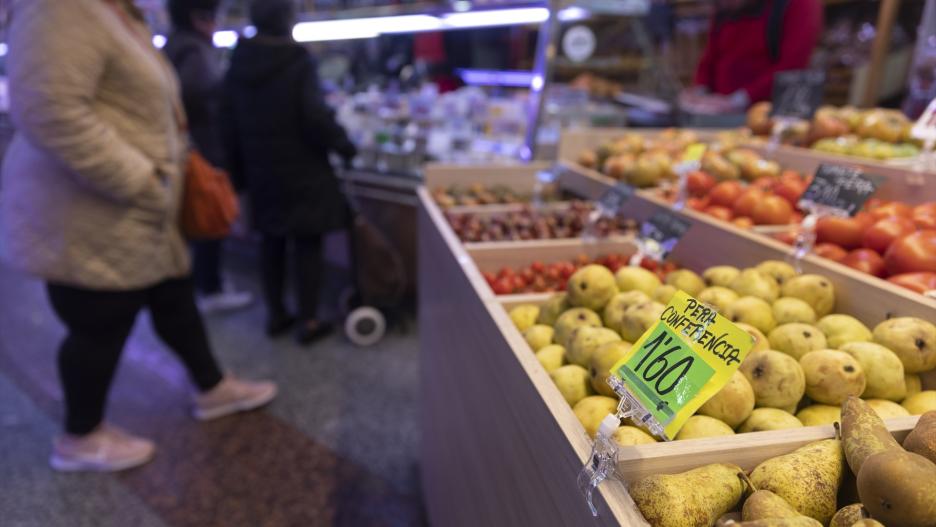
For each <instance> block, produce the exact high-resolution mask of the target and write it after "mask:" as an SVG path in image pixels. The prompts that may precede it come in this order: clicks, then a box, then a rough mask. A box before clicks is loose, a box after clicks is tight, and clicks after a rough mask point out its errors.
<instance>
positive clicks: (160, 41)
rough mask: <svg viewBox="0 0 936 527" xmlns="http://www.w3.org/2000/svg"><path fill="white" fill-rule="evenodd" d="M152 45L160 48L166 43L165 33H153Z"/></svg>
mask: <svg viewBox="0 0 936 527" xmlns="http://www.w3.org/2000/svg"><path fill="white" fill-rule="evenodd" d="M153 45H154V46H156V49H162V48H163V46H165V45H166V37H165V35H153Z"/></svg>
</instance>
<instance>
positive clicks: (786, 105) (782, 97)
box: [770, 70, 825, 119]
mask: <svg viewBox="0 0 936 527" xmlns="http://www.w3.org/2000/svg"><path fill="white" fill-rule="evenodd" d="M824 87H825V73H824V72H822V71H816V70H796V71H780V72H777V73H776V74H774V83H773V101H772V102H773V107H772V108H771V110H770V115H771V117H790V118H794V119H812V116H813V114H814V113H816V110H817V109H818V108H819V106H820V105H822V92H823V89H824Z"/></svg>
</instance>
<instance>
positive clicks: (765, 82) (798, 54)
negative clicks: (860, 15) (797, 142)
mask: <svg viewBox="0 0 936 527" xmlns="http://www.w3.org/2000/svg"><path fill="white" fill-rule="evenodd" d="M822 23H823V5H822V2H821V0H717V1H716V9H715V14H714V16H713V18H712V25H711V28H710V30H709V38H708V44H707V45H706V47H705V51H704V52H703V53H702V59H701V60H700V61H699V65H698V67H697V68H696V74H695V86H694V87H692V88H690V89H688V90H686V91H684V92H683V93H682V94H681V95H680V103H681V104H682V106H683V107H684V108H685V109H687V110H689V111H695V112H698V113H730V112H740V111H743V110H744V109H745V108H747V107H748V106H750V105H751V104H753V103H755V102H758V101H764V100H768V99H770V94H771V91H772V89H773V78H774V74H775V73H777V72H778V71H784V70H798V69H804V68H806V67H808V65H809V58H810V56H811V55H812V52H813V49H814V48H815V47H816V43H817V42H818V41H819V35H820V33H821V32H822Z"/></svg>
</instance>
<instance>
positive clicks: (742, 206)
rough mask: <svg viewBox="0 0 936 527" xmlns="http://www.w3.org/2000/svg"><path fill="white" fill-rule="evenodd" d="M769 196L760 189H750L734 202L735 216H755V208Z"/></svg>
mask: <svg viewBox="0 0 936 527" xmlns="http://www.w3.org/2000/svg"><path fill="white" fill-rule="evenodd" d="M766 195H767V194H765V193H764V191H763V190H761V189H759V188H749V189H747V190H745V191H744V193H743V194H741V196H740V197H739V198H738V199H737V200H736V201H735V202H734V206H733V207H732V208H733V209H734V213H735V216H748V217H753V216H754V207H756V206H757V204H758V203H760V202H761V201H762V200H763V199H764V196H766Z"/></svg>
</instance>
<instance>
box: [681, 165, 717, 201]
mask: <svg viewBox="0 0 936 527" xmlns="http://www.w3.org/2000/svg"><path fill="white" fill-rule="evenodd" d="M715 183H716V181H715V178H713V177H712V176H710V175H708V174H706V173H705V172H702V171H701V170H696V171H694V172H690V173H689V174H688V175H686V190H688V191H689V195H691V196H704V195H706V194H708V193H709V191H710V190H712V187H714V186H715Z"/></svg>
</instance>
